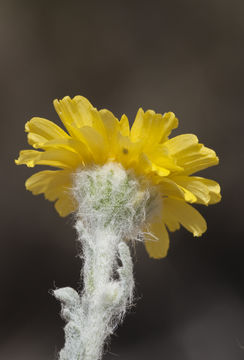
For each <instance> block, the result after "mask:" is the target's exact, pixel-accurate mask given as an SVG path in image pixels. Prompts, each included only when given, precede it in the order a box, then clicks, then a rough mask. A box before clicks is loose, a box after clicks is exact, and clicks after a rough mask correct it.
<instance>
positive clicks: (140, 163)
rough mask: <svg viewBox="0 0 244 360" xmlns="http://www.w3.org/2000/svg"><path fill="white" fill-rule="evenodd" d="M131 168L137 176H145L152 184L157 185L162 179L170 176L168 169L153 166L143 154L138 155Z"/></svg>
mask: <svg viewBox="0 0 244 360" xmlns="http://www.w3.org/2000/svg"><path fill="white" fill-rule="evenodd" d="M131 166H132V167H133V169H134V171H135V173H136V174H137V175H142V176H143V175H147V177H148V178H150V179H151V181H152V182H153V183H154V184H158V183H159V182H160V181H161V179H162V177H164V176H168V175H169V174H170V171H169V170H168V169H166V168H164V167H162V166H158V165H156V164H154V163H153V162H152V161H151V160H150V159H149V158H148V156H147V155H146V154H145V153H140V154H139V156H137V158H136V161H134V162H133V163H131Z"/></svg>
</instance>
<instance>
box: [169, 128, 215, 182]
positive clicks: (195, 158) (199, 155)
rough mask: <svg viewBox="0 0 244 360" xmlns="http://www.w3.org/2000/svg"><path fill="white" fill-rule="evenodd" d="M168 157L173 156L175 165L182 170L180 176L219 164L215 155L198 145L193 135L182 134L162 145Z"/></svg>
mask: <svg viewBox="0 0 244 360" xmlns="http://www.w3.org/2000/svg"><path fill="white" fill-rule="evenodd" d="M164 145H165V146H166V147H167V148H168V150H169V153H170V155H172V156H174V157H175V159H176V161H177V164H178V165H179V166H180V167H182V168H184V171H182V174H184V175H191V174H193V173H195V172H197V171H200V170H203V169H205V168H208V167H210V166H214V165H217V164H218V162H219V159H218V157H217V156H216V153H215V152H214V151H213V150H211V149H209V148H207V147H205V146H204V145H202V144H199V143H198V139H197V137H196V136H195V135H193V134H183V135H179V136H176V137H174V138H172V139H170V140H168V141H166V142H165V143H164Z"/></svg>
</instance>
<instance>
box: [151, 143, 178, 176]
mask: <svg viewBox="0 0 244 360" xmlns="http://www.w3.org/2000/svg"><path fill="white" fill-rule="evenodd" d="M145 153H146V155H147V156H148V158H149V159H150V160H151V161H152V162H153V163H154V164H155V165H157V166H160V167H163V168H166V169H168V170H170V172H182V171H183V168H182V167H180V166H178V164H177V163H176V159H175V158H174V157H172V156H171V155H170V154H169V151H168V149H167V147H166V146H164V145H162V144H159V145H156V146H154V147H152V148H151V149H148V150H147V151H145Z"/></svg>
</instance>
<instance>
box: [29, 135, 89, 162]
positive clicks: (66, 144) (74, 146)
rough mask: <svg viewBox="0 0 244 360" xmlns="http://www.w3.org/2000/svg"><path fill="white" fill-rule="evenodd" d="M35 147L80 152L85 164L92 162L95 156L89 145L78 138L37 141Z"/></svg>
mask: <svg viewBox="0 0 244 360" xmlns="http://www.w3.org/2000/svg"><path fill="white" fill-rule="evenodd" d="M35 148H39V149H43V150H52V149H64V150H69V151H72V152H74V153H76V154H79V156H80V157H81V159H82V161H83V162H84V163H85V164H90V163H92V162H93V160H94V159H93V156H92V154H91V152H90V150H89V149H88V147H87V145H86V144H84V143H83V142H81V141H78V140H76V139H72V138H68V139H57V140H56V139H55V140H50V141H46V142H45V143H36V144H35Z"/></svg>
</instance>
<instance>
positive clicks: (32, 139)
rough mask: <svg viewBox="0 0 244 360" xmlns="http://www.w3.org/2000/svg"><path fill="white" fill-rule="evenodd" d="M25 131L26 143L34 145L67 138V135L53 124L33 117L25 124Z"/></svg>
mask: <svg viewBox="0 0 244 360" xmlns="http://www.w3.org/2000/svg"><path fill="white" fill-rule="evenodd" d="M25 131H26V132H28V133H29V134H28V142H29V144H30V145H33V146H34V145H35V143H36V142H45V141H47V140H53V139H60V138H64V139H67V138H69V135H68V134H67V133H66V132H65V131H64V130H63V129H61V128H60V127H59V126H58V125H56V124H54V123H53V122H51V121H49V120H47V119H43V118H39V117H34V118H32V119H31V120H30V121H27V123H26V124H25Z"/></svg>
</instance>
